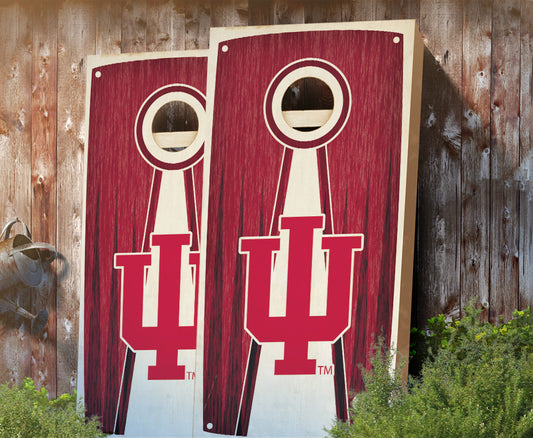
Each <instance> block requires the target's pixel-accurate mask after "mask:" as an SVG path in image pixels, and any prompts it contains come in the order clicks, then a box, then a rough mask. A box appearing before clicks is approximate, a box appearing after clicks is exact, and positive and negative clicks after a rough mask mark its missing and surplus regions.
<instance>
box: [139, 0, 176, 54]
mask: <svg viewBox="0 0 533 438" xmlns="http://www.w3.org/2000/svg"><path fill="white" fill-rule="evenodd" d="M146 23H147V26H146V50H147V51H148V52H161V51H169V50H184V49H185V4H184V2H183V1H173V0H166V1H155V2H154V1H151V2H150V3H149V4H148V6H147V20H146Z"/></svg>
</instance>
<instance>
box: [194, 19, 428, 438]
mask: <svg viewBox="0 0 533 438" xmlns="http://www.w3.org/2000/svg"><path fill="white" fill-rule="evenodd" d="M210 50H211V51H210V61H209V67H208V105H207V108H208V110H207V113H208V117H209V118H210V120H211V121H212V130H211V137H210V139H208V140H207V142H206V152H205V157H204V159H205V164H204V165H205V166H206V169H209V178H208V181H204V190H203V193H204V199H203V202H202V205H203V211H202V239H201V248H202V249H201V254H202V257H205V263H201V266H202V269H205V274H202V275H201V279H202V280H201V287H200V312H201V313H202V314H204V317H205V321H204V324H203V325H202V324H200V328H199V331H202V330H203V340H202V341H201V342H202V344H203V348H202V355H203V360H202V361H201V362H200V360H199V361H198V363H197V374H196V375H197V391H201V393H197V400H202V410H203V418H202V421H203V423H202V425H201V428H202V429H203V431H204V432H210V433H215V434H222V435H241V436H261V437H265V436H271V437H314V436H316V437H322V436H323V435H324V431H323V428H324V427H328V426H330V425H331V422H332V421H333V419H334V418H335V417H338V418H341V419H347V418H348V406H349V402H350V397H351V395H353V393H354V392H356V391H358V390H360V389H361V387H362V379H361V372H360V370H359V367H358V365H359V364H362V365H363V366H368V365H369V357H370V355H371V351H372V348H373V346H374V344H375V343H376V342H377V340H378V337H380V336H381V337H383V338H384V340H385V342H387V343H390V344H392V345H394V346H395V347H396V348H397V349H398V350H399V353H400V354H399V357H401V358H404V359H406V358H407V357H408V343H409V322H410V321H409V320H410V307H411V284H412V280H411V277H412V266H413V240H414V224H415V204H416V179H417V160H418V156H417V154H418V134H419V116H420V95H421V69H422V55H423V44H422V41H421V38H420V36H419V34H418V31H417V29H416V25H415V21H391V22H367V23H339V24H313V25H287V26H270V27H265V26H262V27H246V28H220V29H216V28H215V29H211V41H210ZM306 84H307V85H306ZM324 84H325V87H324ZM321 87H322V88H321ZM315 88H316V89H318V90H319V91H318V92H316V93H315V91H316V90H315V91H313V89H315ZM328 90H329V91H328ZM314 93H315V94H314ZM302 95H303V96H302ZM202 281H203V284H202ZM199 335H200V334H199ZM199 342H200V341H199ZM200 367H202V370H201V373H200ZM200 379H202V382H200Z"/></svg>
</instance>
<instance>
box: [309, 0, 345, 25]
mask: <svg viewBox="0 0 533 438" xmlns="http://www.w3.org/2000/svg"><path fill="white" fill-rule="evenodd" d="M339 21H342V1H341V0H330V1H328V2H324V1H322V0H308V1H306V2H305V22H306V23H325V22H332V23H335V22H339Z"/></svg>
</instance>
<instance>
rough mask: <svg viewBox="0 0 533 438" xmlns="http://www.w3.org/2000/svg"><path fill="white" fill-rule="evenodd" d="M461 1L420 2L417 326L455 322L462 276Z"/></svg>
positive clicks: (431, 0) (416, 262)
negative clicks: (442, 319)
mask: <svg viewBox="0 0 533 438" xmlns="http://www.w3.org/2000/svg"><path fill="white" fill-rule="evenodd" d="M462 27H463V13H462V1H461V0H438V1H434V0H421V1H420V30H421V33H422V35H424V37H425V39H426V41H427V43H426V51H425V54H424V73H423V80H422V114H421V130H420V153H419V173H418V176H419V180H418V217H417V220H418V235H417V247H416V253H417V254H416V259H415V265H416V267H415V270H416V271H417V272H416V276H415V293H416V294H417V307H418V309H417V317H418V318H417V319H418V323H419V324H422V325H423V324H424V323H425V322H426V320H427V319H428V318H429V317H431V316H434V315H436V314H438V313H446V314H448V315H455V316H459V313H460V286H461V284H460V273H461V222H460V217H461V153H462V152H461V147H462V145H461V114H462V101H461V95H460V92H459V91H458V90H460V87H461V78H462V76H461V71H462Z"/></svg>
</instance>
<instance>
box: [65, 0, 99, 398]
mask: <svg viewBox="0 0 533 438" xmlns="http://www.w3.org/2000/svg"><path fill="white" fill-rule="evenodd" d="M94 8H95V5H94V4H93V3H88V2H84V1H81V0H77V1H65V2H64V3H62V4H61V7H60V9H59V11H58V23H59V26H58V67H57V70H58V74H57V78H58V84H59V86H58V93H57V189H58V191H57V205H58V214H57V248H58V250H59V252H60V253H61V255H62V256H61V258H62V262H63V263H62V265H61V264H58V267H57V269H58V270H60V272H59V273H58V287H57V390H58V392H59V393H63V392H72V391H73V390H74V389H76V386H77V367H78V333H79V328H78V327H79V316H80V315H79V299H80V295H79V290H80V287H81V282H80V281H81V274H82V266H81V260H82V254H81V239H82V199H83V154H84V148H85V142H86V139H85V126H84V123H85V82H86V79H85V76H86V66H87V64H86V56H87V55H88V54H93V53H94V52H95V50H96V47H95V41H96V35H95V34H96V29H95V9H94Z"/></svg>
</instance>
